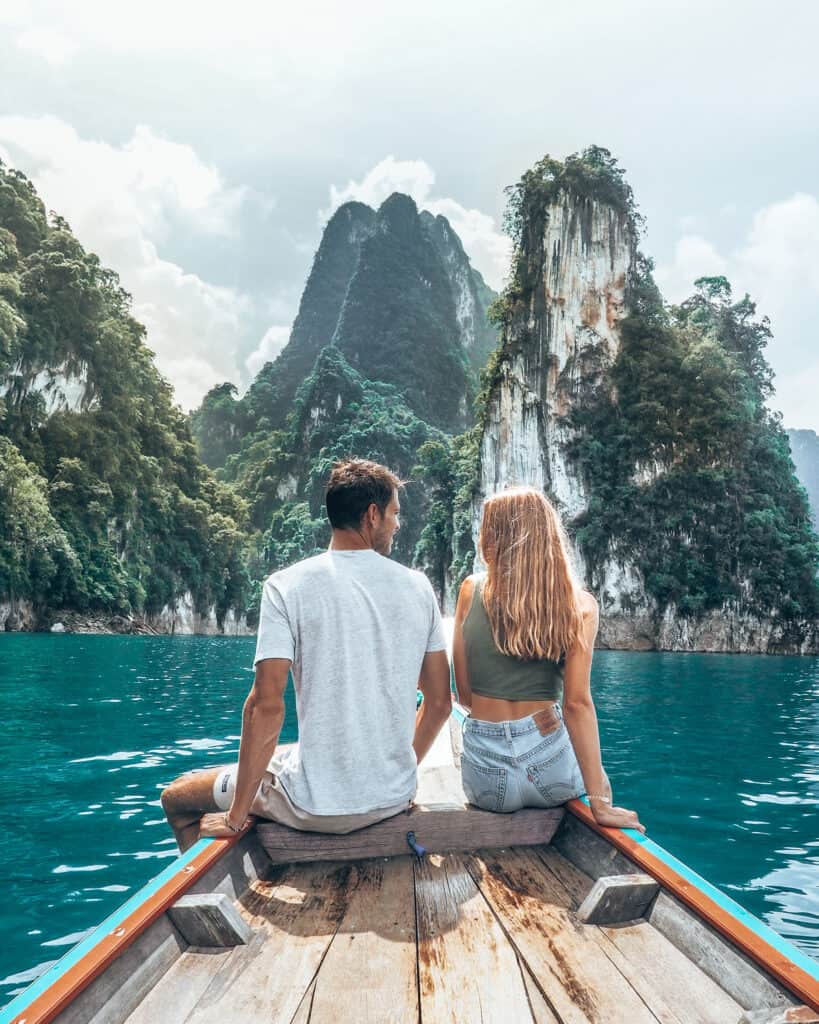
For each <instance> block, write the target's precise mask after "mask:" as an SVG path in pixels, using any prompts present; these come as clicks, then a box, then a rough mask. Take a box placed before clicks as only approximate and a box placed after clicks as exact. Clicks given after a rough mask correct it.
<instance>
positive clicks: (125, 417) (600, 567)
mask: <svg viewBox="0 0 819 1024" xmlns="http://www.w3.org/2000/svg"><path fill="white" fill-rule="evenodd" d="M508 193H509V208H508V215H507V230H508V231H509V232H510V234H511V236H512V238H513V240H514V243H515V255H514V261H513V268H512V275H511V278H510V282H509V285H508V287H507V288H506V290H505V291H504V293H503V295H502V296H501V297H500V298H499V299H498V300H497V301H496V302H494V303H493V305H492V311H491V317H492V322H493V324H495V325H497V327H496V326H493V325H492V324H490V323H489V322H488V317H487V311H488V307H489V304H490V302H491V301H492V299H493V295H492V293H491V291H490V290H489V289H488V288H487V287H486V285H485V284H484V282H483V280H482V279H481V278H480V275H479V274H477V272H476V271H475V270H474V269H473V268H472V267H471V266H470V264H469V260H468V258H467V256H466V254H465V253H464V251H463V247H462V246H461V243H460V241H459V240H458V238H457V236H456V235H455V233H454V231H453V230H452V227H451V225H449V224H448V223H447V221H446V220H445V219H444V218H441V217H437V218H436V217H432V216H431V215H430V214H428V213H426V212H419V211H418V210H417V208H416V207H415V205H414V203H413V202H412V200H411V199H409V198H408V197H406V196H401V195H393V196H391V197H390V198H389V199H388V200H387V201H386V202H385V203H384V204H383V205H382V206H381V208H380V209H379V210H377V211H376V210H372V209H369V208H368V207H366V206H364V205H363V204H361V203H347V204H345V205H344V206H342V207H341V208H339V209H338V210H337V211H336V212H335V214H334V215H333V217H332V218H331V219H330V221H329V223H328V224H327V227H326V229H325V232H324V235H323V237H322V240H321V244H320V246H319V249H318V251H317V253H316V257H315V260H314V263H313V267H312V270H311V272H310V275H309V278H308V281H307V284H306V287H305V290H304V294H303V296H302V300H301V305H300V308H299V313H298V316H297V318H296V320H295V322H294V325H293V330H292V333H291V336H290V340H289V342H288V345H287V346H286V347H285V349H284V350H283V351H282V353H281V354H280V355H279V357H278V358H277V359H276V360H275V361H273V362H272V363H269V364H267V365H266V366H265V367H264V368H263V370H262V371H261V372H260V374H259V375H258V376H257V378H256V380H255V381H254V382H253V383H252V385H251V387H250V388H249V390H248V392H247V394H245V395H244V396H243V397H241V398H240V397H238V393H237V389H236V388H235V386H234V385H233V384H230V383H225V384H223V385H220V386H219V387H217V388H214V389H212V390H211V391H210V392H209V393H208V395H207V396H206V397H205V399H204V401H203V404H202V406H201V408H200V409H198V410H197V411H196V412H195V413H194V414H192V417H191V420H190V423H189V421H188V420H187V419H186V417H185V416H184V415H183V414H182V413H181V411H180V410H179V409H178V408H177V407H176V406H175V405H174V403H173V396H172V392H171V388H170V387H169V385H168V384H167V383H166V382H165V381H164V380H163V379H162V378H161V376H160V375H159V374H158V372H157V370H156V368H155V366H154V364H153V360H152V356H151V353H150V351H149V350H148V349H147V348H146V346H145V343H144V329H143V328H142V326H141V325H140V324H138V323H137V322H136V321H135V320H134V319H133V317H132V315H131V312H130V301H129V297H128V296H127V294H126V293H125V292H124V291H123V290H122V288H121V287H120V284H119V281H118V279H117V277H116V274H114V273H113V272H112V271H110V270H107V269H105V268H103V267H101V266H100V264H99V261H98V260H97V258H96V257H95V256H94V255H93V254H90V253H87V252H85V250H84V249H83V248H82V246H81V244H80V243H79V242H78V241H77V239H76V238H74V236H73V234H72V233H71V230H70V228H69V226H68V225H67V224H66V222H65V221H64V220H63V219H62V218H60V217H59V216H56V215H53V214H52V215H51V216H47V215H46V211H45V209H44V207H43V204H42V202H41V201H40V199H39V198H38V197H37V195H36V193H35V191H34V189H33V187H32V186H31V184H30V182H29V181H28V180H27V179H26V178H25V177H24V176H23V175H22V174H20V173H18V172H16V171H13V170H10V169H8V168H5V167H0V622H6V623H7V624H8V623H9V622H10V621H11V619H12V618H13V617H14V616H15V615H16V614H17V612H18V611H19V609H20V608H21V607H22V605H24V604H25V605H27V606H28V607H29V608H33V609H34V613H35V619H34V624H39V625H46V626H47V625H48V624H49V621H51V620H52V619H53V613H54V610H55V609H66V608H68V609H75V610H78V611H81V612H83V611H85V612H89V613H91V612H98V613H103V614H107V615H123V616H128V615H135V616H147V617H148V618H149V619H151V620H152V621H155V622H156V621H160V624H162V623H163V622H164V623H166V620H167V618H168V615H167V613H168V610H169V609H171V610H173V609H177V608H178V607H179V606H180V604H186V603H187V605H188V606H189V607H192V608H195V609H196V610H198V611H199V612H200V613H201V615H203V616H205V617H208V618H209V621H210V622H211V623H212V624H213V625H214V626H215V624H216V622H217V620H218V621H220V622H224V621H225V620H226V618H232V620H233V621H236V620H237V619H239V618H241V616H242V615H243V613H245V612H250V613H251V614H250V618H251V621H252V612H253V608H254V603H255V600H256V597H257V594H258V586H259V581H260V580H261V579H263V577H264V576H265V575H266V574H267V573H268V572H270V571H271V570H272V569H275V568H277V567H279V566H282V565H285V564H288V563H290V562H292V561H294V560H295V559H297V558H299V557H303V556H305V555H308V554H310V553H312V552H314V551H316V550H318V549H319V548H320V547H322V546H323V545H324V543H325V542H326V538H327V532H328V531H327V526H326V524H325V522H324V519H323V516H322V514H321V496H322V486H323V482H324V480H325V479H326V475H327V473H328V471H329V468H330V466H331V464H332V462H333V461H334V460H335V459H336V458H338V457H343V456H346V455H350V454H355V455H361V456H366V457H370V458H375V459H378V460H380V461H383V462H386V463H387V464H389V465H390V466H392V467H393V468H395V469H396V470H397V471H398V472H399V473H401V474H402V475H403V476H404V477H405V478H406V479H407V480H408V485H407V488H406V493H405V494H404V495H403V496H402V505H403V507H404V510H405V514H404V516H403V519H404V527H403V529H402V531H401V533H400V534H399V536H398V541H397V544H396V557H398V558H399V559H401V560H402V561H405V562H407V563H412V564H416V565H419V566H421V567H423V568H424V569H425V570H426V571H427V572H428V573H429V575H430V577H431V578H432V579H433V581H434V582H435V584H436V586H437V588H438V590H439V592H440V593H441V594H442V595H444V597H445V599H446V601H447V603H450V605H451V601H452V597H453V595H454V592H455V588H456V586H457V584H458V582H459V581H460V579H462V578H463V576H464V575H465V574H466V573H467V572H469V571H470V570H471V569H472V566H473V563H474V558H475V550H474V538H475V534H476V526H477V521H478V516H479V510H480V503H481V500H482V498H483V497H484V496H486V495H487V494H489V493H492V492H493V491H494V490H496V489H498V488H499V487H502V486H505V485H507V484H511V483H531V484H535V485H537V486H540V487H542V488H543V489H544V490H545V491H546V492H547V493H548V494H549V495H550V496H551V497H552V498H553V500H554V501H555V502H556V504H557V505H558V507H559V509H560V510H561V512H562V514H563V516H564V519H565V520H566V522H567V525H568V528H569V532H570V536H571V540H572V544H573V549H574V552H575V555H576V558H577V562H578V568H579V570H580V573H581V575H582V576H583V578H584V580H585V582H586V584H587V585H588V586H590V587H591V589H592V590H593V591H594V592H595V593H596V594H597V595H598V597H599V599H600V605H601V612H602V626H601V639H602V642H603V643H605V644H609V645H610V646H620V647H651V646H654V647H670V648H686V649H722V650H794V651H798V650H803V651H804V650H819V639H817V636H816V622H817V616H818V615H819V592H818V591H817V582H816V570H817V562H818V560H819V550H818V549H817V539H816V536H815V534H814V532H813V529H812V526H811V521H810V512H809V507H808V501H807V496H806V493H805V490H804V488H803V487H802V486H801V485H800V484H799V483H798V481H797V479H796V477H795V475H794V465H793V462H792V461H791V454H790V451H791V449H790V447H789V443H788V436H787V434H786V433H785V431H784V429H783V427H782V425H781V423H780V422H779V419H778V418H777V417H776V416H774V415H773V414H771V413H770V412H769V411H768V409H767V406H766V401H767V399H768V398H769V397H770V395H771V394H772V392H773V383H772V374H771V371H770V368H769V366H768V364H767V362H766V360H765V356H764V349H765V346H766V344H767V342H768V340H769V338H770V336H771V330H770V326H769V324H768V323H767V321H766V320H765V319H764V318H760V317H759V316H758V315H757V311H756V308H755V306H754V304H753V302H752V300H751V299H750V298H749V297H748V296H744V297H742V298H740V299H737V298H736V297H735V296H734V295H733V294H732V291H731V287H730V284H729V282H728V281H726V280H725V279H724V278H702V279H700V280H699V281H698V282H697V283H696V290H695V292H694V294H693V295H692V296H691V297H690V298H689V299H688V300H686V301H685V302H683V303H681V304H680V305H679V306H669V305H667V304H665V303H664V302H663V300H662V297H661V295H660V293H659V291H658V289H657V287H656V285H655V283H654V280H653V277H652V267H651V263H650V261H649V260H648V259H647V258H646V257H645V256H644V255H643V254H642V253H641V252H640V250H639V235H640V227H641V220H640V216H639V214H638V212H637V208H636V204H635V201H634V197H633V195H632V192H631V189H630V187H629V186H628V183H627V181H626V179H625V175H624V172H623V170H622V169H621V168H620V167H619V165H618V164H617V162H616V161H615V160H614V158H613V157H612V156H611V154H609V153H608V152H607V151H606V150H602V149H599V148H597V147H590V148H589V149H587V150H586V151H584V152H583V153H581V154H575V155H574V156H572V157H569V158H567V159H566V160H565V161H558V160H554V159H552V158H550V157H546V158H544V159H543V160H542V161H540V162H539V163H538V164H537V165H536V166H535V167H534V168H532V170H530V171H528V172H527V173H526V174H525V175H524V176H523V177H522V178H521V180H520V182H518V183H517V185H515V186H513V187H512V188H511V189H509V190H508ZM498 327H499V329H500V335H501V345H500V347H498V348H495V343H496V341H497V338H498V334H497V328H498ZM487 357H489V358H488V362H487ZM484 363H486V366H485V368H484V369H483V371H481V372H479V371H480V368H481V366H483V364H484ZM191 426H192V428H193V429H192V430H191ZM809 433H810V432H793V433H792V435H791V444H792V446H793V450H794V454H795V456H796V457H797V459H799V460H801V461H800V466H801V469H800V473H801V477H802V480H803V481H804V482H805V483H806V485H807V486H808V487H810V480H811V479H812V477H811V472H812V470H815V468H816V465H817V462H816V460H815V458H814V456H813V455H812V454H809V453H810V452H812V450H813V446H812V442H815V435H813V437H812V438H811V437H803V436H802V435H807V434H809ZM197 445H198V447H199V453H201V459H200V455H199V453H197ZM202 459H203V460H204V462H205V463H207V465H205V464H203V461H202ZM209 467H210V468H209ZM15 609H17V611H15ZM163 616H164V619H163ZM184 628H196V623H195V622H193V623H190V622H189V623H188V625H187V626H186V627H184Z"/></svg>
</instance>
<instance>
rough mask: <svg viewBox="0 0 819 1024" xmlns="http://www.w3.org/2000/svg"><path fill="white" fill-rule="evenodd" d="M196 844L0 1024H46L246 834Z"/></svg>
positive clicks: (4, 1013)
mask: <svg viewBox="0 0 819 1024" xmlns="http://www.w3.org/2000/svg"><path fill="white" fill-rule="evenodd" d="M248 830H249V826H247V827H246V828H245V829H243V830H242V832H239V833H237V834H236V835H235V836H230V837H228V838H226V839H200V840H198V841H197V842H196V843H195V844H194V845H193V846H191V847H190V849H188V850H187V851H186V852H185V853H183V854H181V855H180V856H179V857H176V858H175V859H174V861H173V862H172V863H171V864H169V865H168V867H167V868H165V870H164V871H161V872H160V873H159V874H158V875H155V876H154V878H152V879H151V880H150V881H149V882H147V883H146V884H145V885H144V886H142V888H140V889H138V890H137V892H135V893H134V895H133V896H131V897H130V899H128V900H127V901H126V902H125V903H123V904H122V906H121V907H118V908H117V909H116V910H115V911H114V912H113V913H112V914H110V915H109V916H108V917H107V918H105V920H104V921H102V922H101V923H100V924H99V925H97V927H96V928H94V929H93V930H92V931H91V932H90V934H88V935H87V936H86V937H85V938H84V939H82V940H81V941H80V942H78V943H77V945H76V946H74V947H73V948H72V949H70V950H69V951H68V952H67V953H66V954H65V956H63V957H61V958H60V959H59V960H58V961H57V962H56V963H55V964H53V965H52V966H51V967H50V968H49V969H48V970H47V971H45V972H44V973H43V974H41V975H40V977H39V978H37V979H36V980H35V981H33V982H32V984H31V985H30V986H29V987H28V988H26V989H25V990H24V991H23V992H21V993H20V994H19V995H18V996H16V997H15V998H14V999H12V1001H11V1002H10V1003H8V1004H7V1005H6V1006H5V1007H4V1008H3V1009H2V1010H0V1024H48V1022H49V1021H52V1020H54V1018H55V1017H57V1015H58V1014H60V1013H61V1012H62V1011H63V1010H65V1009H66V1007H68V1006H69V1005H70V1004H71V1003H72V1002H73V1001H74V999H76V998H77V996H79V995H80V993H81V992H83V991H84V990H85V989H86V988H87V987H88V986H89V985H90V984H91V982H93V981H94V980H95V979H96V978H98V977H99V976H100V975H101V974H102V973H103V972H104V971H105V970H106V969H107V968H108V967H109V966H110V964H111V963H112V962H113V961H114V960H116V959H117V957H119V956H120V955H121V954H122V953H124V952H125V950H126V949H128V947H129V946H130V945H131V944H132V943H133V942H135V941H136V939H137V938H138V937H139V936H140V935H142V934H143V932H145V931H147V929H148V928H149V927H150V926H151V925H152V924H153V923H154V922H155V921H157V920H158V919H159V918H160V917H161V916H162V915H163V914H164V913H165V911H166V910H168V908H169V907H171V906H173V904H174V903H175V902H176V901H177V900H178V899H179V897H180V896H182V895H183V894H184V893H185V892H186V891H187V890H188V889H189V888H190V887H191V886H192V885H193V884H194V883H195V882H197V881H198V880H199V879H200V878H202V876H203V875H205V874H206V873H207V872H208V871H209V870H210V869H211V868H212V867H213V866H214V864H216V863H217V862H218V861H220V860H221V859H222V858H223V857H224V856H225V855H226V854H227V853H229V852H230V851H231V850H232V849H233V848H234V847H235V846H236V844H237V843H238V842H239V841H240V840H241V839H242V838H243V837H244V836H245V834H246V833H247V832H248Z"/></svg>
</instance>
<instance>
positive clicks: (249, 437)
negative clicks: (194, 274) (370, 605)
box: [191, 193, 497, 567]
mask: <svg viewBox="0 0 819 1024" xmlns="http://www.w3.org/2000/svg"><path fill="white" fill-rule="evenodd" d="M495 297H496V296H495V294H494V292H492V291H491V289H490V288H488V287H487V285H486V284H485V282H484V281H483V278H482V277H481V275H480V274H479V273H478V272H477V271H476V270H475V269H474V268H473V267H472V266H471V264H470V262H469V259H468V257H467V255H466V253H465V252H464V249H463V246H462V244H461V242H460V240H459V238H458V236H457V234H456V233H455V231H454V230H453V229H452V226H451V225H450V224H449V222H448V221H447V220H446V218H444V217H440V216H438V217H433V216H432V215H431V214H430V213H428V212H427V211H421V212H419V210H418V209H417V207H416V205H415V203H414V202H413V200H412V199H410V198H409V196H405V195H401V194H398V193H396V194H393V195H392V196H390V197H389V199H387V200H386V201H385V202H384V203H383V204H382V205H381V207H380V208H379V209H378V210H377V211H374V210H372V209H370V208H369V207H367V206H365V205H364V204H362V203H356V202H350V203H345V204H344V205H343V206H341V207H340V208H339V209H338V210H337V211H336V212H335V213H334V214H333V216H332V217H331V219H330V221H329V222H328V224H327V226H326V228H325V230H324V234H323V237H322V239H321V244H320V245H319V248H318V251H317V253H316V256H315V259H314V261H313V266H312V269H311V271H310V275H309V278H308V280H307V284H306V286H305V289H304V293H303V295H302V299H301V304H300V307H299V312H298V316H297V317H296V320H295V322H294V324H293V329H292V332H291V335H290V339H289V342H288V344H287V345H286V346H285V348H284V349H283V351H282V352H281V354H280V355H279V356H278V358H277V359H276V360H275V361H274V362H271V363H268V364H266V365H265V366H264V367H263V369H262V370H261V372H260V373H259V374H258V376H257V377H256V379H255V380H254V381H253V383H252V384H251V386H250V388H249V390H248V392H247V394H246V395H245V396H244V397H243V398H237V397H236V393H237V392H236V388H235V387H233V385H231V384H229V383H226V384H223V385H220V386H218V387H216V388H213V389H212V390H211V391H210V392H209V393H208V394H207V395H206V396H205V399H204V401H203V403H202V406H201V407H200V408H199V409H198V410H196V411H195V412H194V413H193V414H192V417H191V420H192V424H193V428H194V433H195V435H196V438H197V440H198V443H199V447H200V451H201V453H202V457H203V458H204V459H205V461H207V462H208V464H209V465H210V466H212V467H214V468H215V469H216V470H217V472H218V475H219V477H220V479H222V480H224V481H226V482H228V483H230V484H231V485H232V486H234V487H235V488H236V490H237V492H238V493H239V494H240V495H242V496H243V498H244V499H245V500H246V501H247V502H248V504H249V509H250V518H251V522H252V524H253V526H254V527H255V528H256V529H257V530H259V531H260V534H261V535H262V544H261V558H262V562H263V563H264V565H265V566H271V567H278V566H280V565H285V564H288V563H289V562H290V561H292V560H294V559H295V558H297V557H299V556H300V555H302V554H307V553H309V552H311V551H313V550H317V549H318V548H319V547H321V546H322V545H324V544H326V541H327V537H328V532H327V526H326V522H325V519H324V516H323V513H322V499H323V490H322V489H323V484H324V481H325V480H326V478H327V475H328V472H329V468H330V466H331V465H332V463H333V461H334V460H335V459H337V458H340V457H344V456H348V455H358V456H362V457H366V458H373V459H376V460H378V461H381V462H385V463H387V464H388V465H390V466H392V467H393V468H394V469H395V470H396V472H398V473H399V474H401V475H402V476H403V477H404V478H405V479H407V480H408V486H407V488H406V491H405V493H404V495H403V496H402V506H403V514H402V521H403V527H402V530H401V533H400V534H399V535H398V537H397V539H396V545H395V552H396V556H397V557H398V558H400V559H402V560H404V561H406V562H407V563H411V562H412V561H413V559H414V557H415V549H416V546H417V544H418V541H419V539H420V535H421V532H422V530H423V527H424V524H425V522H426V519H427V515H428V501H427V489H426V488H425V486H424V485H423V483H422V482H420V481H413V480H411V477H412V475H413V470H414V467H415V466H416V464H417V461H418V459H417V452H418V450H419V448H421V446H423V445H424V444H427V443H436V444H441V445H445V446H446V445H448V444H449V443H450V439H451V437H452V435H453V434H454V433H455V432H457V431H459V430H461V431H462V430H463V429H464V428H465V427H467V426H471V424H472V423H473V412H472V408H473V403H474V398H475V395H476V393H477V389H478V382H479V371H480V368H481V367H482V366H483V365H484V364H485V362H486V360H487V358H488V356H489V354H490V352H491V351H492V350H493V348H494V347H495V345H496V344H497V332H496V330H495V328H494V327H493V326H492V325H490V324H489V322H488V320H487V309H488V306H489V304H490V303H491V302H492V300H493V299H494V298H495Z"/></svg>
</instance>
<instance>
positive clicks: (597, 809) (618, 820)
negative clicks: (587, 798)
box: [591, 800, 646, 833]
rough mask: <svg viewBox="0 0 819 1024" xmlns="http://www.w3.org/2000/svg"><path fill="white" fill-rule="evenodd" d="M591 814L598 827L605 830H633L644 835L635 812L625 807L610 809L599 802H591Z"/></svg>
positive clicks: (643, 827) (643, 829)
mask: <svg viewBox="0 0 819 1024" xmlns="http://www.w3.org/2000/svg"><path fill="white" fill-rule="evenodd" d="M591 812H592V814H593V815H594V820H595V821H596V822H597V824H598V825H604V826H605V827H606V828H635V829H637V831H638V832H642V833H645V830H646V828H645V825H641V824H640V819H639V818H638V817H637V812H636V811H629V810H627V809H626V808H625V807H612V806H611V805H609V804H606V803H603V801H602V800H600V801H596V800H595V801H592V802H591Z"/></svg>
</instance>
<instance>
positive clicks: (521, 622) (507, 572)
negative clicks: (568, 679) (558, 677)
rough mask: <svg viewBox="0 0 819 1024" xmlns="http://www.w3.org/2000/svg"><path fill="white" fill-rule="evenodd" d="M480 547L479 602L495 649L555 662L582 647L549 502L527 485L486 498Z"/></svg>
mask: <svg viewBox="0 0 819 1024" xmlns="http://www.w3.org/2000/svg"><path fill="white" fill-rule="evenodd" d="M480 546H481V554H482V556H483V560H484V561H485V562H486V567H487V570H488V575H487V579H486V582H485V584H484V587H483V603H484V607H485V608H486V613H487V615H488V617H489V624H490V626H491V627H492V636H493V638H494V641H495V646H496V647H497V649H498V650H499V651H502V652H503V653H504V654H509V655H511V656H512V657H515V658H521V659H523V660H526V661H532V660H534V659H542V658H549V659H550V660H552V661H559V660H560V658H561V657H562V656H563V655H564V654H566V653H567V652H568V651H570V650H572V649H573V648H575V647H576V646H577V645H578V644H580V645H582V644H583V642H584V641H583V615H582V612H581V610H580V604H579V587H578V585H577V583H576V581H575V578H574V573H573V572H572V568H571V563H570V561H569V555H568V541H567V539H566V534H565V532H564V530H563V525H562V523H561V522H560V517H559V516H558V514H557V512H556V511H555V509H554V506H553V505H552V504H551V503H550V502H549V501H548V500H547V499H546V497H545V496H544V495H543V494H542V493H541V492H540V491H537V490H535V488H533V487H515V488H512V489H510V490H507V491H501V492H500V493H499V494H493V495H492V496H491V497H489V498H487V499H486V501H485V502H484V505H483V520H482V522H481V534H480Z"/></svg>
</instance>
